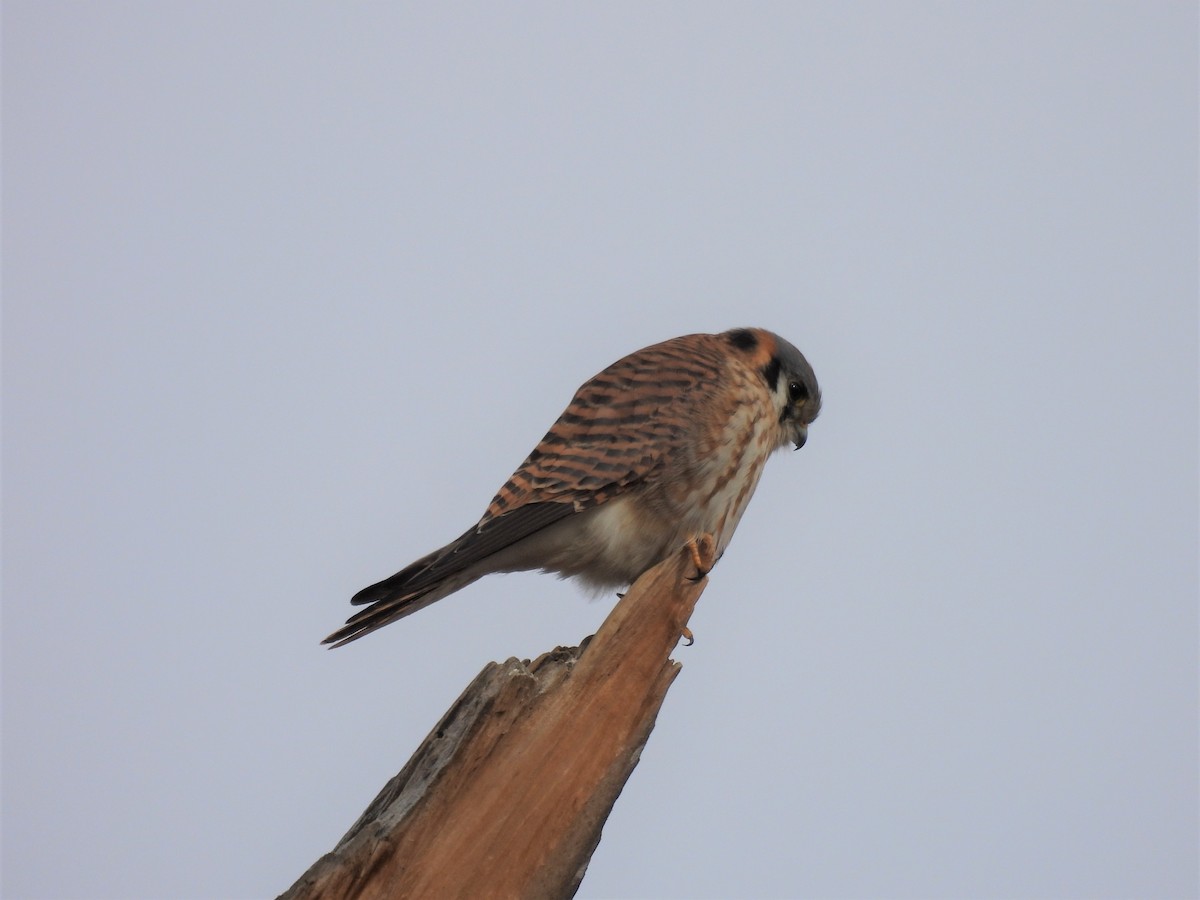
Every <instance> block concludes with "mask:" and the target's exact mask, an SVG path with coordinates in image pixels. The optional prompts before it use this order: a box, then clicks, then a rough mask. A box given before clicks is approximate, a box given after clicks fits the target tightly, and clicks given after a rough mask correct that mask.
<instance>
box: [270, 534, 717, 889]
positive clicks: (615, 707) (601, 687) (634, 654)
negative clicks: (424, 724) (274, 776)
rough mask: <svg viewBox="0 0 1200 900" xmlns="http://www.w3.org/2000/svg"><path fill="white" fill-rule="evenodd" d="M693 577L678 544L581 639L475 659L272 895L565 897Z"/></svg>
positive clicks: (605, 808) (634, 735)
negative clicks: (317, 851)
mask: <svg viewBox="0 0 1200 900" xmlns="http://www.w3.org/2000/svg"><path fill="white" fill-rule="evenodd" d="M699 547H700V555H701V557H702V559H703V561H704V562H705V563H706V565H707V566H709V567H711V565H712V563H713V544H712V540H711V538H708V537H707V536H706V537H705V538H702V539H701V541H700V542H699ZM695 574H696V567H695V565H694V564H693V554H692V552H691V550H690V549H689V548H683V549H682V550H680V552H679V553H677V554H675V555H673V556H671V557H669V558H668V559H666V560H663V562H661V563H659V564H658V565H657V566H655V567H654V568H653V569H651V570H650V571H648V572H646V573H645V574H644V575H643V576H642V577H641V578H639V579H638V580H637V582H636V583H635V584H634V585H633V587H632V588H630V590H629V593H628V594H626V595H625V598H624V599H623V600H621V601H620V602H619V603H618V604H617V606H616V608H615V609H614V610H613V611H612V613H610V614H609V616H608V618H607V619H605V620H604V624H603V625H601V626H600V630H599V631H597V632H596V634H595V636H593V637H592V639H591V640H590V641H584V643H583V644H582V645H581V646H580V647H572V648H563V647H560V648H558V649H557V650H553V651H551V652H549V653H545V654H543V655H542V656H540V657H538V658H537V659H536V660H534V661H533V662H532V663H521V662H520V661H518V660H516V659H510V660H508V661H507V662H505V663H489V664H488V665H487V666H486V667H484V670H483V671H482V672H480V673H479V675H478V676H477V677H476V678H475V680H474V681H473V682H471V684H470V686H468V687H467V689H466V691H464V692H463V694H462V696H461V697H459V698H458V700H457V701H455V703H454V705H453V706H452V707H451V708H450V710H449V711H448V712H447V713H446V715H445V716H443V718H442V720H441V721H440V722H439V723H438V724H437V727H436V728H434V730H433V731H432V732H431V733H430V735H429V737H427V738H426V739H425V741H424V743H422V744H421V746H420V747H419V748H418V749H417V752H416V753H415V754H414V755H413V757H412V759H410V760H409V762H408V764H407V765H406V766H405V767H404V769H403V770H402V771H401V772H400V773H399V774H398V775H396V776H395V777H394V778H393V779H392V780H391V781H390V782H389V783H388V784H387V785H386V786H385V787H384V789H383V790H382V791H381V792H380V794H379V796H378V797H376V798H375V800H374V801H373V802H372V803H371V805H370V806H369V807H368V808H367V810H366V812H364V813H363V815H362V816H361V817H360V818H359V820H358V821H357V822H356V823H355V824H354V827H353V828H351V829H350V831H349V832H348V833H347V834H346V836H345V837H344V838H342V840H341V841H340V842H339V843H338V845H337V846H336V847H335V848H334V849H333V851H332V852H330V853H328V854H326V855H325V856H323V857H321V859H319V860H317V862H316V863H314V864H313V866H312V868H310V869H309V870H308V871H307V872H306V873H305V874H304V875H303V876H301V878H300V880H299V881H297V882H296V883H295V884H294V885H292V887H291V888H290V889H289V890H288V891H286V892H285V893H284V894H283V895H282V896H281V900H300V898H304V900H310V898H329V900H332V898H338V900H342V898H357V900H374V898H379V900H383V898H396V897H437V898H452V897H461V898H490V897H496V898H500V897H505V898H507V897H521V898H538V897H545V898H562V897H570V896H572V895H574V893H575V891H576V889H577V888H578V887H579V882H580V881H581V880H582V879H583V873H584V872H585V871H586V869H587V865H588V861H589V860H590V859H591V856H592V851H593V850H595V849H596V845H597V844H598V843H599V841H600V831H601V828H602V827H603V825H604V821H605V819H607V818H608V814H609V812H610V811H611V809H612V807H613V804H614V803H615V802H616V799H617V795H618V794H620V793H621V788H622V787H624V785H625V781H626V780H627V779H628V778H629V775H630V773H631V772H632V771H633V767H634V766H636V765H637V762H638V758H639V756H640V755H641V752H642V747H643V746H645V743H646V741H647V739H648V738H649V737H650V732H651V730H652V729H653V728H654V720H655V717H656V716H657V715H658V710H659V707H660V706H661V705H662V702H663V698H664V697H665V696H666V692H667V688H669V687H670V685H671V682H672V681H673V680H674V678H675V676H676V675H677V674H678V672H679V664H678V663H676V662H674V661H673V660H672V659H671V658H670V655H671V651H672V650H673V649H674V648H675V646H676V644H677V643H678V642H679V637H680V635H681V634H682V633H683V632H684V629H685V626H686V624H687V620H688V618H689V617H690V616H691V614H692V609H693V608H694V607H695V605H696V601H697V600H698V599H699V597H700V594H701V593H702V592H703V590H704V586H705V584H706V580H705V579H701V580H699V581H693V580H692V579H693V578H694V577H695Z"/></svg>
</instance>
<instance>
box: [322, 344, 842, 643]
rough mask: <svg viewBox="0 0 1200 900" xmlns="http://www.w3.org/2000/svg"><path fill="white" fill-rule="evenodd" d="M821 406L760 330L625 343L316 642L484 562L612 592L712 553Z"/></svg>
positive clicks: (388, 613) (463, 581) (380, 622)
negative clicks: (459, 521)
mask: <svg viewBox="0 0 1200 900" xmlns="http://www.w3.org/2000/svg"><path fill="white" fill-rule="evenodd" d="M820 409H821V393H820V389H819V388H818V387H817V380H816V376H815V375H814V374H813V371H812V368H811V367H810V366H809V364H808V362H807V361H806V360H805V358H804V356H803V355H802V354H801V353H800V351H799V350H797V349H796V348H795V347H793V346H792V345H791V344H789V343H788V342H787V341H785V340H783V338H780V337H778V336H777V335H775V334H772V333H771V332H769V331H763V330H761V329H757V328H740V329H735V330H733V331H727V332H725V333H723V334H690V335H686V336H684V337H679V338H675V339H673V340H669V341H664V342H663V343H661V344H655V345H654V346H651V347H646V348H645V349H642V350H639V351H637V352H636V353H632V354H630V355H629V356H626V357H625V358H624V359H621V360H618V361H617V362H615V363H613V364H612V365H611V366H609V367H608V368H607V369H605V370H604V371H603V372H601V373H600V374H598V375H597V376H596V377H595V378H592V379H591V380H590V381H588V382H587V383H586V384H584V385H583V386H582V387H581V388H579V390H578V391H577V392H576V393H575V397H574V398H573V399H572V400H571V403H570V404H569V405H568V406H567V408H566V410H565V411H564V412H563V414H562V415H561V416H559V419H558V421H557V422H555V423H554V425H553V427H551V429H550V431H549V432H547V434H546V436H545V437H544V438H542V440H541V442H540V443H539V444H538V445H537V447H535V448H534V449H533V451H532V452H531V453H530V454H529V456H528V457H527V458H526V459H525V461H524V462H523V463H522V464H521V465H520V467H519V468H518V469H517V471H516V472H514V473H513V475H512V477H511V478H509V479H508V481H507V482H505V483H504V485H503V487H501V488H500V490H499V492H498V493H497V494H496V496H495V497H494V498H493V499H492V502H491V503H490V504H489V505H488V508H487V510H486V511H485V512H484V514H483V517H482V518H481V519H480V520H479V522H478V523H476V524H475V525H474V526H472V527H471V528H470V529H469V530H468V531H467V532H466V533H465V534H463V535H462V536H461V537H459V538H458V539H457V540H455V541H452V542H451V543H449V544H447V545H446V546H445V547H442V548H441V549H440V550H435V551H434V552H433V553H430V554H429V555H428V556H425V557H422V558H421V559H419V560H417V561H416V562H414V563H413V564H412V565H410V566H408V567H407V568H405V569H403V570H402V571H400V572H398V573H396V574H395V575H393V576H391V577H390V578H387V579H385V580H383V581H381V582H379V583H378V584H375V585H372V586H371V587H368V588H365V589H364V590H362V591H360V592H359V593H358V594H356V595H355V596H354V598H353V599H352V601H351V602H352V603H354V604H356V605H363V604H365V605H367V608H366V609H364V610H363V611H362V612H360V613H358V614H356V615H354V616H352V617H351V618H350V619H348V620H347V622H346V624H345V626H344V627H342V628H340V629H338V630H337V631H335V632H334V633H333V634H331V635H330V636H329V637H327V638H326V639H325V641H324V643H327V644H333V645H334V646H338V645H341V644H344V643H347V642H349V641H352V640H355V639H357V638H360V637H362V636H363V635H365V634H367V633H369V632H371V631H374V630H375V629H377V628H381V627H382V626H384V625H386V624H388V623H389V622H392V621H394V620H396V619H399V618H402V617H404V616H407V615H409V614H411V613H414V612H416V611H417V610H418V609H422V608H423V607H425V606H428V605H429V604H430V603H433V602H434V601H436V600H440V599H441V598H443V597H445V596H447V595H448V594H451V593H453V592H454V591H457V590H459V589H461V588H463V587H465V586H466V585H468V584H470V583H471V582H473V581H475V580H477V579H478V578H481V577H482V576H484V575H487V574H490V573H492V572H516V571H523V570H528V569H541V570H543V571H546V572H555V573H558V574H559V575H560V576H562V577H573V576H577V577H579V578H580V579H582V580H583V581H584V582H586V583H587V584H589V585H590V586H592V587H596V588H615V587H621V586H623V585H628V584H631V583H632V582H633V581H635V580H636V579H637V577H638V576H639V575H640V574H641V573H642V572H644V571H646V570H647V569H649V568H650V567H651V566H653V565H654V564H655V563H657V562H658V561H660V560H661V559H663V558H664V557H665V556H666V555H667V554H669V553H671V552H672V551H674V550H676V549H677V548H679V547H681V546H683V545H684V544H686V543H687V542H689V541H691V540H693V539H695V538H697V537H699V536H700V535H702V534H705V533H708V534H712V535H713V538H714V539H715V541H716V552H717V555H718V556H719V555H720V554H721V553H722V552H723V551H724V550H725V547H726V546H727V545H728V543H729V540H730V538H731V537H732V536H733V532H734V530H735V529H736V528H737V525H738V522H739V521H740V520H741V517H742V514H743V513H744V512H745V511H746V506H747V504H748V503H749V502H750V497H751V496H752V495H753V493H754V489H755V487H756V486H757V485H758V479H759V476H760V475H761V474H762V468H763V464H764V463H765V462H766V459H767V457H768V456H769V455H770V454H771V453H772V452H774V451H775V450H777V449H779V448H781V447H783V446H785V445H786V444H788V443H792V444H795V445H796V449H799V448H800V447H801V446H803V444H804V442H805V439H806V438H807V434H808V425H809V424H810V423H811V422H812V421H813V420H814V419H815V418H816V417H817V414H818V413H819V412H820Z"/></svg>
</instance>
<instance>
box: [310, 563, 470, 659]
mask: <svg viewBox="0 0 1200 900" xmlns="http://www.w3.org/2000/svg"><path fill="white" fill-rule="evenodd" d="M403 574H404V573H403V572H400V573H398V574H396V575H393V576H392V577H391V578H388V579H385V580H384V581H381V582H379V583H378V584H373V585H371V586H370V587H369V588H364V589H363V590H361V591H359V592H358V593H357V594H355V595H354V599H353V600H352V601H351V602H352V603H355V604H363V603H369V604H370V606H368V607H367V608H366V609H364V610H362V611H361V612H357V613H355V614H354V615H352V616H351V617H350V618H349V619H347V620H346V624H345V625H343V626H342V627H341V628H339V629H338V630H337V631H335V632H334V633H333V634H331V635H329V637H327V638H325V640H323V641H321V643H322V644H329V645H331V646H333V647H340V646H342V644H348V643H350V642H351V641H356V640H358V639H359V638H360V637H363V636H364V635H367V634H370V633H371V632H372V631H375V630H376V629H378V628H382V627H383V626H384V625H388V624H390V623H392V622H395V621H396V620H397V619H403V618H404V617H405V616H411V615H412V614H413V613H415V612H416V611H417V610H419V609H424V608H425V607H426V606H428V605H429V604H431V603H435V602H437V601H438V600H441V599H442V598H443V597H445V596H447V595H449V594H453V593H454V592H455V591H457V590H460V589H461V588H464V587H466V586H467V585H468V584H470V583H471V582H472V581H475V580H476V579H478V578H479V577H480V576H479V575H471V574H467V573H464V572H460V573H458V574H456V575H452V576H450V577H449V578H446V579H443V580H442V581H440V582H438V583H436V584H432V585H428V586H426V587H423V588H420V589H417V590H415V591H414V590H405V589H404V588H403V587H401V586H399V585H397V584H396V581H397V579H399V578H400V575H403Z"/></svg>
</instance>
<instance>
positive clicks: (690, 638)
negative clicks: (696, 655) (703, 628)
mask: <svg viewBox="0 0 1200 900" xmlns="http://www.w3.org/2000/svg"><path fill="white" fill-rule="evenodd" d="M683 639H684V640H685V641H687V643H686V644H684V645H683V646H685V647H690V646H692V644H694V643H696V638H695V636H694V635H693V634H692V629H690V628H688V627H687V626H686V625H684V626H683Z"/></svg>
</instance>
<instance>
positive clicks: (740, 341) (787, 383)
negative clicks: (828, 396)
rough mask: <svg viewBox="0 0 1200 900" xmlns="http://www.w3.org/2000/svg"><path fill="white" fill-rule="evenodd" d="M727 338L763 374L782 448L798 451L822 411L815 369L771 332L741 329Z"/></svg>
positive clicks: (728, 334)
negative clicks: (780, 434) (787, 444)
mask: <svg viewBox="0 0 1200 900" xmlns="http://www.w3.org/2000/svg"><path fill="white" fill-rule="evenodd" d="M726 335H727V337H728V338H729V342H730V343H731V344H733V346H734V347H736V348H737V349H738V350H740V351H741V352H742V353H744V354H746V355H747V357H749V360H750V361H751V364H752V365H753V366H755V367H756V368H757V369H758V370H759V372H760V373H761V374H762V377H763V380H764V381H765V383H766V387H767V390H768V391H769V392H770V393H771V399H772V401H773V403H774V407H775V410H776V413H777V414H778V416H779V427H780V429H781V430H782V439H781V441H780V445H781V446H782V445H783V444H785V443H792V444H795V445H796V449H797V450H799V449H800V448H801V447H803V446H804V442H805V441H807V440H808V426H809V425H811V424H812V422H813V420H814V419H816V418H817V416H818V415H820V412H821V388H820V387H819V386H818V385H817V376H816V375H815V374H814V373H813V369H812V366H810V365H809V364H808V360H807V359H805V358H804V354H803V353H801V352H800V351H799V350H797V349H796V348H795V346H793V345H792V344H791V343H789V342H788V341H785V340H784V339H783V338H781V337H780V336H779V335H777V334H772V333H771V332H769V331H763V330H762V329H758V328H738V329H735V330H733V331H729V332H726Z"/></svg>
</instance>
